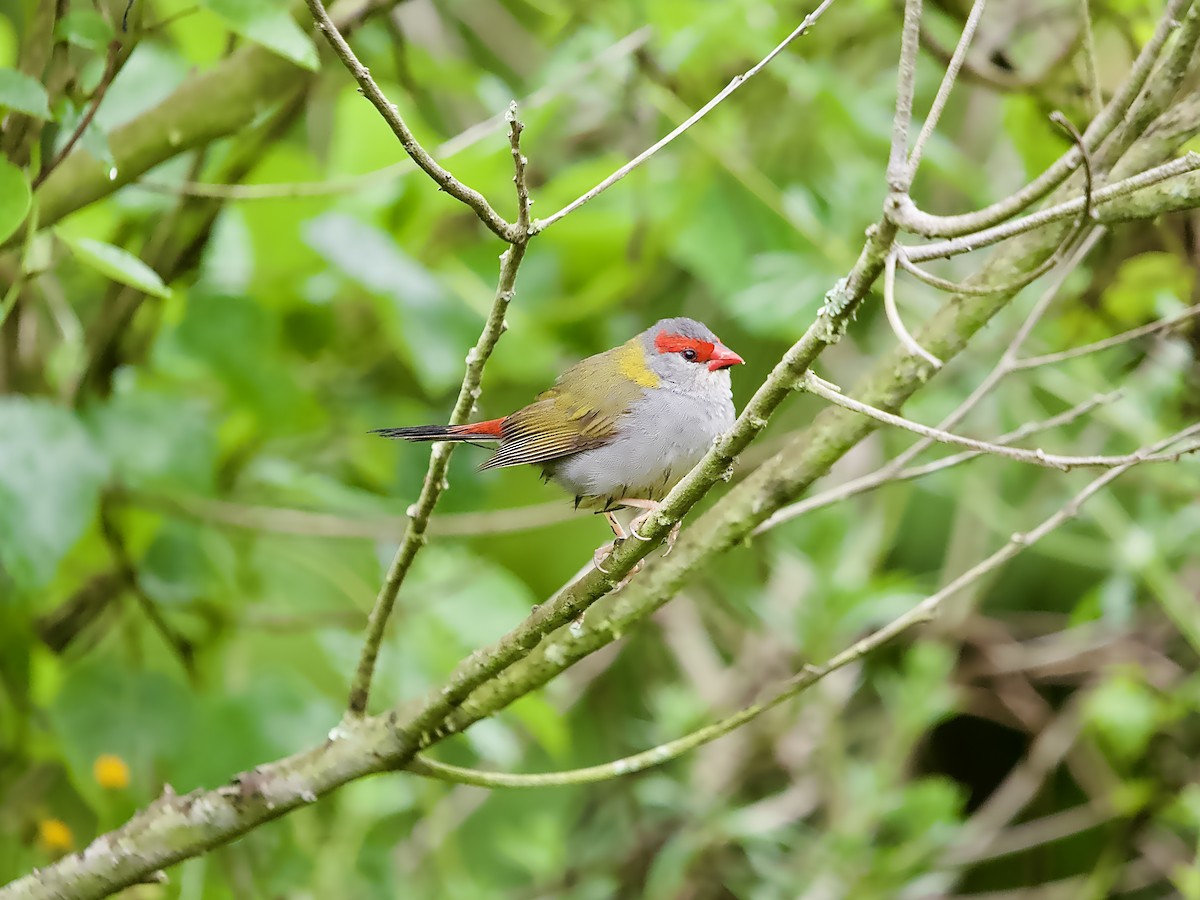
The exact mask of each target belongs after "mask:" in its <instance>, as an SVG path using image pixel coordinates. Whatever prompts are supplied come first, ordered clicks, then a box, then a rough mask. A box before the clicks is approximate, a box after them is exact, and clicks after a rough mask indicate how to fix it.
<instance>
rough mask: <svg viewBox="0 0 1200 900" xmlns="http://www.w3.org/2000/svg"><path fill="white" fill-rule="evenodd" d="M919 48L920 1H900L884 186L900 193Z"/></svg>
mask: <svg viewBox="0 0 1200 900" xmlns="http://www.w3.org/2000/svg"><path fill="white" fill-rule="evenodd" d="M920 48H921V0H904V25H903V28H902V30H901V32H900V62H899V63H898V65H897V69H896V72H897V74H896V112H895V114H894V115H893V116H892V143H891V147H890V149H889V151H888V165H887V183H888V187H889V188H891V190H892V191H895V192H898V193H904V192H906V191H907V190H908V186H909V184H910V182H911V178H910V177H909V176H908V173H907V168H908V166H907V162H906V161H907V159H908V128H909V126H910V125H911V124H912V108H913V94H914V93H915V91H916V84H917V53H918V51H919V50H920Z"/></svg>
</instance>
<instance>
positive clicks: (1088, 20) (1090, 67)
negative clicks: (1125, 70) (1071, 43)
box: [1079, 0, 1104, 116]
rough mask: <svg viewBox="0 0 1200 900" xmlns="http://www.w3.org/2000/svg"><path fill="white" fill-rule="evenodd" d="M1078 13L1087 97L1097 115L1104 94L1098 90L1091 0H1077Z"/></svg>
mask: <svg viewBox="0 0 1200 900" xmlns="http://www.w3.org/2000/svg"><path fill="white" fill-rule="evenodd" d="M1079 15H1080V18H1081V20H1082V24H1081V25H1080V33H1081V34H1082V35H1083V70H1084V71H1083V75H1084V78H1085V79H1086V80H1087V83H1088V97H1089V98H1090V99H1091V101H1092V109H1091V113H1092V115H1093V116H1097V115H1099V114H1100V110H1101V109H1103V108H1104V96H1103V94H1101V92H1100V67H1099V66H1098V65H1097V62H1096V60H1097V56H1096V33H1095V31H1094V30H1093V28H1092V4H1091V0H1079Z"/></svg>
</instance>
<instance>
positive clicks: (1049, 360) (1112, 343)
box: [1012, 303, 1200, 371]
mask: <svg viewBox="0 0 1200 900" xmlns="http://www.w3.org/2000/svg"><path fill="white" fill-rule="evenodd" d="M1197 315H1200V303H1197V304H1196V305H1195V306H1189V307H1188V308H1187V309H1185V310H1183V311H1182V312H1179V313H1176V314H1175V315H1173V316H1169V317H1168V318H1166V319H1159V320H1158V321H1157V322H1150V323H1149V324H1147V325H1141V326H1139V327H1137V328H1131V329H1129V330H1128V331H1122V332H1121V333H1120V334H1115V335H1113V336H1112V337H1109V338H1104V339H1103V340H1100V341H1093V342H1092V343H1090V344H1084V345H1083V346H1082V347H1072V348H1071V349H1069V350H1060V351H1059V352H1057V353H1044V354H1042V355H1041V356H1026V357H1024V358H1023V359H1018V360H1016V361H1014V362H1013V364H1012V370H1013V371H1021V370H1023V369H1035V368H1038V367H1039V366H1051V365H1054V364H1055V363H1060V362H1065V361H1066V360H1068V359H1077V358H1078V357H1080V356H1088V355H1090V354H1092V353H1099V352H1100V351H1101V350H1108V349H1110V348H1112V347H1119V346H1120V345H1121V344H1127V343H1129V342H1130V341H1136V340H1137V339H1138V338H1140V337H1146V335H1150V334H1157V333H1158V332H1160V331H1166V330H1167V329H1168V328H1171V327H1173V326H1175V325H1178V324H1179V323H1180V322H1184V321H1186V320H1188V319H1191V318H1193V317H1194V316H1197Z"/></svg>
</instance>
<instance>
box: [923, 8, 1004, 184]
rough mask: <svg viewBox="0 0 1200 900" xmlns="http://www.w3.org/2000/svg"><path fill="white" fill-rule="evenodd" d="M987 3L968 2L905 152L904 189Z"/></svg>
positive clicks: (956, 76)
mask: <svg viewBox="0 0 1200 900" xmlns="http://www.w3.org/2000/svg"><path fill="white" fill-rule="evenodd" d="M986 4H987V0H975V3H974V4H973V5H972V6H971V12H970V13H969V14H968V15H967V21H966V23H965V24H964V25H963V30H962V35H961V36H960V37H959V39H958V45H957V46H956V47H955V48H954V55H953V56H951V57H950V62H949V63H948V64H947V65H946V74H945V75H944V76H942V83H941V84H940V85H939V86H938V92H937V96H936V97H934V98H933V103H932V105H930V107H929V115H928V116H926V117H925V122H924V124H922V125H921V133H920V134H918V135H917V140H916V142H915V143H914V144H913V148H912V153H910V154H909V156H908V165H907V167H906V169H905V172H904V181H905V185H904V189H905V190H908V188H910V187H911V186H912V182H913V178H915V177H916V174H917V168H918V167H919V166H920V165H921V154H922V153H924V152H925V144H926V142H927V141H928V140H929V139H930V138H931V137H932V136H933V132H934V129H936V128H937V126H938V122H939V121H941V118H942V112H943V111H944V110H945V109H946V102H947V101H948V100H949V99H950V92H951V91H952V90H953V89H954V84H955V82H956V81H957V80H958V73H959V71H960V70H961V69H962V64H963V60H965V59H966V58H967V50H969V49H970V47H971V41H972V39H974V37H975V29H976V28H978V27H979V20H980V19H981V18H982V17H983V8H984V6H985V5H986Z"/></svg>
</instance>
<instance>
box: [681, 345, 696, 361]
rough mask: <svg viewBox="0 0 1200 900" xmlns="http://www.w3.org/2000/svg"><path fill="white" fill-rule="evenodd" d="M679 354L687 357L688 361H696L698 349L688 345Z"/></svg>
mask: <svg viewBox="0 0 1200 900" xmlns="http://www.w3.org/2000/svg"><path fill="white" fill-rule="evenodd" d="M679 355H680V356H682V357H683V358H684V359H686V360H687V361H688V362H695V361H696V351H695V350H693V349H692V348H691V347H688V348H687V349H686V350H681V351H679Z"/></svg>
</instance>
